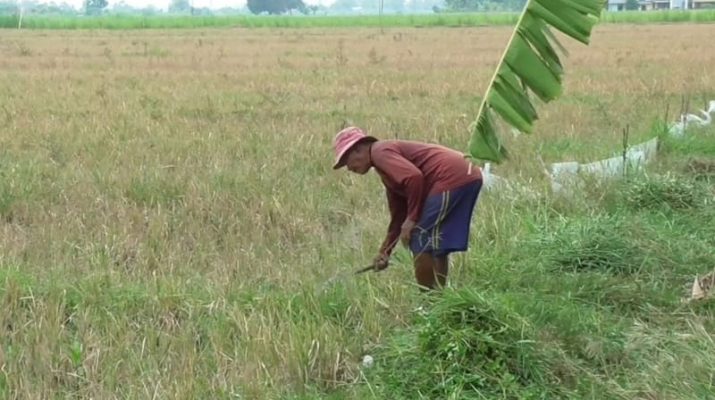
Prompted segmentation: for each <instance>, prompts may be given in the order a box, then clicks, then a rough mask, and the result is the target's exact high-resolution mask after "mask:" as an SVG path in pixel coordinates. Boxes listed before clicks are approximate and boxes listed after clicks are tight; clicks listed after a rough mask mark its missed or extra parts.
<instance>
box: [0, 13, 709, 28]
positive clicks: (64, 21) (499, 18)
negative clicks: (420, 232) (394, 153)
mask: <svg viewBox="0 0 715 400" xmlns="http://www.w3.org/2000/svg"><path fill="white" fill-rule="evenodd" d="M518 18H519V13H516V12H500V13H496V12H495V13H491V12H490V13H440V14H416V15H410V14H408V15H385V16H382V17H380V16H378V15H361V16H253V15H236V16H214V17H211V16H196V17H191V16H175V15H163V16H135V15H107V16H99V17H86V16H78V17H59V16H41V15H27V16H25V17H24V18H23V21H22V27H23V28H25V29H172V28H176V29H184V28H211V27H243V28H352V27H386V28H396V27H437V26H438V27H475V26H499V25H515V24H516V22H517V20H518ZM601 19H602V22H604V23H674V22H682V23H693V22H698V23H700V22H703V23H707V22H713V21H715V10H692V11H651V12H639V11H632V12H607V11H604V12H603V15H602V17H601ZM17 25H18V19H17V17H16V16H0V28H17Z"/></svg>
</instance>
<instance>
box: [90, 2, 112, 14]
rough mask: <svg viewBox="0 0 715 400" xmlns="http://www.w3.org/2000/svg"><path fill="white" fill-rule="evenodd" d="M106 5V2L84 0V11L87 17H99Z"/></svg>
mask: <svg viewBox="0 0 715 400" xmlns="http://www.w3.org/2000/svg"><path fill="white" fill-rule="evenodd" d="M108 4H109V2H108V1H107V0H85V2H84V10H85V13H86V14H87V15H99V14H101V13H102V11H103V10H104V9H105V8H107V5H108Z"/></svg>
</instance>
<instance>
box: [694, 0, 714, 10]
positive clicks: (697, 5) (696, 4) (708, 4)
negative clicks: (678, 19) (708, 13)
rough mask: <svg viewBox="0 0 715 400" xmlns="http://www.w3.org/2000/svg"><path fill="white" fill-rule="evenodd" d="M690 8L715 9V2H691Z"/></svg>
mask: <svg viewBox="0 0 715 400" xmlns="http://www.w3.org/2000/svg"><path fill="white" fill-rule="evenodd" d="M690 5H691V7H690V8H695V9H703V8H715V0H690Z"/></svg>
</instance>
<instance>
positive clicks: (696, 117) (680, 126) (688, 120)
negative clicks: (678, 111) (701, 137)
mask: <svg viewBox="0 0 715 400" xmlns="http://www.w3.org/2000/svg"><path fill="white" fill-rule="evenodd" d="M698 112H699V113H700V114H683V115H681V116H680V118H679V119H678V121H677V122H675V123H673V124H672V125H670V127H668V133H670V135H672V136H676V137H679V136H683V135H684V134H685V131H686V130H687V128H688V127H689V126H707V125H710V124H711V123H712V114H713V113H715V100H710V102H709V103H708V108H707V110H698Z"/></svg>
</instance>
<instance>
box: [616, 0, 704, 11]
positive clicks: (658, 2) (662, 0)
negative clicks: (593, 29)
mask: <svg viewBox="0 0 715 400" xmlns="http://www.w3.org/2000/svg"><path fill="white" fill-rule="evenodd" d="M610 3H611V2H610V1H609V10H610ZM639 4H640V9H641V10H643V11H650V10H690V9H696V10H697V9H704V8H715V0H641V1H640V2H639Z"/></svg>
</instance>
